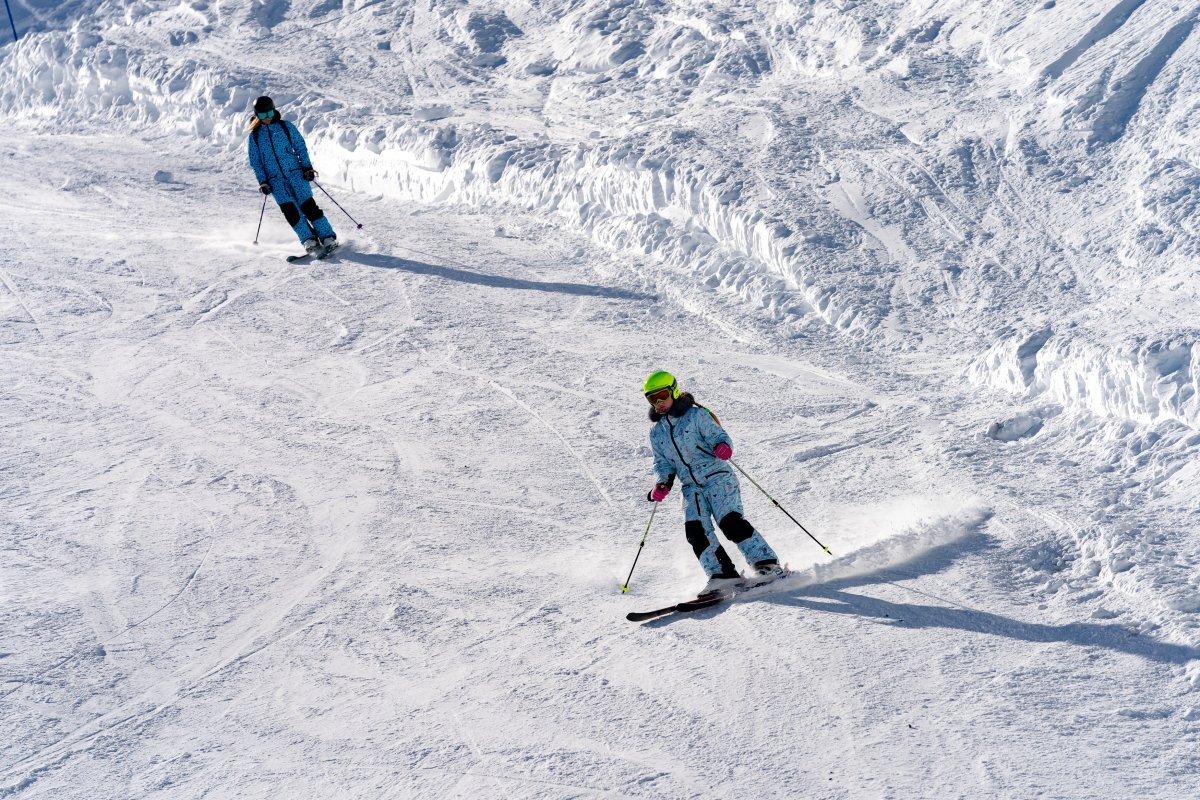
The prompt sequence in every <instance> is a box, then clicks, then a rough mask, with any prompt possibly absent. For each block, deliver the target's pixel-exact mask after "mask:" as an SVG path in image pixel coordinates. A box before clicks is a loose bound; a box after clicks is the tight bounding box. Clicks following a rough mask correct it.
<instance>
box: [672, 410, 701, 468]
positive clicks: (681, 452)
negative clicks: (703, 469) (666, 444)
mask: <svg viewBox="0 0 1200 800" xmlns="http://www.w3.org/2000/svg"><path fill="white" fill-rule="evenodd" d="M663 419H665V420H666V421H667V432H668V435H670V437H671V444H673V445H675V452H676V453H678V454H679V460H680V461H682V462H683V465H684V466H685V467H687V471H688V474H689V475H691V476H692V483H694V484H695V485H697V486H699V485H700V481H698V480H696V473H694V472H692V465H691V464H689V463H688V462H687V459H686V458H684V457H683V451H682V450H680V449H679V442H677V441H675V426H674V425H672V424H671V417H670V416H667V415H664V416H663Z"/></svg>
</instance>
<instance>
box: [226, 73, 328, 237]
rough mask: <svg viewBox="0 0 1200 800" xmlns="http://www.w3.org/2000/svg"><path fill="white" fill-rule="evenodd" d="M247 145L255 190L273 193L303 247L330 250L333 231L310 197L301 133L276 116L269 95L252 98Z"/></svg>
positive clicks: (310, 172) (309, 171)
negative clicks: (252, 105)
mask: <svg viewBox="0 0 1200 800" xmlns="http://www.w3.org/2000/svg"><path fill="white" fill-rule="evenodd" d="M248 146H249V150H250V167H251V168H252V169H253V170H254V175H255V177H257V178H258V190H259V191H260V192H262V193H263V194H274V195H275V200H276V202H278V203H279V210H280V211H282V212H283V216H284V217H285V218H286V219H287V221H288V225H291V226H292V230H294V231H295V232H296V236H298V237H299V238H300V242H301V244H303V245H304V250H305V251H306V252H307V253H308V254H309V255H319V256H321V257H324V256H326V255H328V254H329V253H330V252H332V251H333V249H334V248H335V247H337V244H338V241H337V234H336V233H334V232H333V226H332V225H330V224H329V220H327V219H326V218H325V212H323V211H321V208H320V206H318V205H317V202H316V201H315V200H313V196H312V188H311V187H310V186H309V185H308V182H309V181H311V180H313V179H314V178H316V176H317V173H316V172H314V171H313V168H312V164H311V162H310V160H309V158H308V147H307V146H306V145H305V144H304V137H303V136H301V135H300V131H298V130H296V126H295V125H293V124H292V123H290V122H288V121H287V120H285V119H283V118H282V117H280V116H279V112H278V111H277V110H276V109H275V102H274V101H273V100H271V98H269V97H266V96H263V97H260V98H258V99H257V100H255V101H254V120H253V121H252V122H251V123H250V139H249V145H248ZM302 213H303V214H304V218H303V219H301V217H300V215H301V214H302Z"/></svg>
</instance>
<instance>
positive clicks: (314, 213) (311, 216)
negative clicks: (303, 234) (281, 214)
mask: <svg viewBox="0 0 1200 800" xmlns="http://www.w3.org/2000/svg"><path fill="white" fill-rule="evenodd" d="M300 210H301V211H303V212H304V216H305V217H307V218H308V221H309V222H316V221H317V220H319V219H320V218H321V217H323V216H325V212H324V211H322V210H321V207H320V206H319V205H317V201H316V200H313V199H312V198H311V197H310V198H308V199H307V200H305V201H304V202H303V203H301V204H300Z"/></svg>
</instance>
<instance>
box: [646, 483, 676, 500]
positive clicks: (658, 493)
mask: <svg viewBox="0 0 1200 800" xmlns="http://www.w3.org/2000/svg"><path fill="white" fill-rule="evenodd" d="M670 493H671V485H670V484H669V483H660V484H657V485H655V487H654V488H653V489H651V490H650V495H649V497H650V499H651V500H653V501H654V502H656V503H661V502H662V501H663V500H666V499H667V495H669V494H670Z"/></svg>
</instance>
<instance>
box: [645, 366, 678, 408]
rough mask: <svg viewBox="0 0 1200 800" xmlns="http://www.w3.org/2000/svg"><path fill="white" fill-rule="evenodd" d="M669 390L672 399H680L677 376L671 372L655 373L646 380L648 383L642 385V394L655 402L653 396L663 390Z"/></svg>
mask: <svg viewBox="0 0 1200 800" xmlns="http://www.w3.org/2000/svg"><path fill="white" fill-rule="evenodd" d="M664 389H667V390H669V391H670V392H671V398H672V399H675V398H678V397H679V382H678V381H676V380H675V376H674V375H672V374H671V373H669V372H655V373H654V374H653V375H651V376H650V377H648V378H646V382H645V383H644V384H642V393H643V394H645V395H646V399H647V400H650V402H651V403H653V402H654V400H653V399H651V395H653V394H657V393H659V392H661V391H662V390H664Z"/></svg>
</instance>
